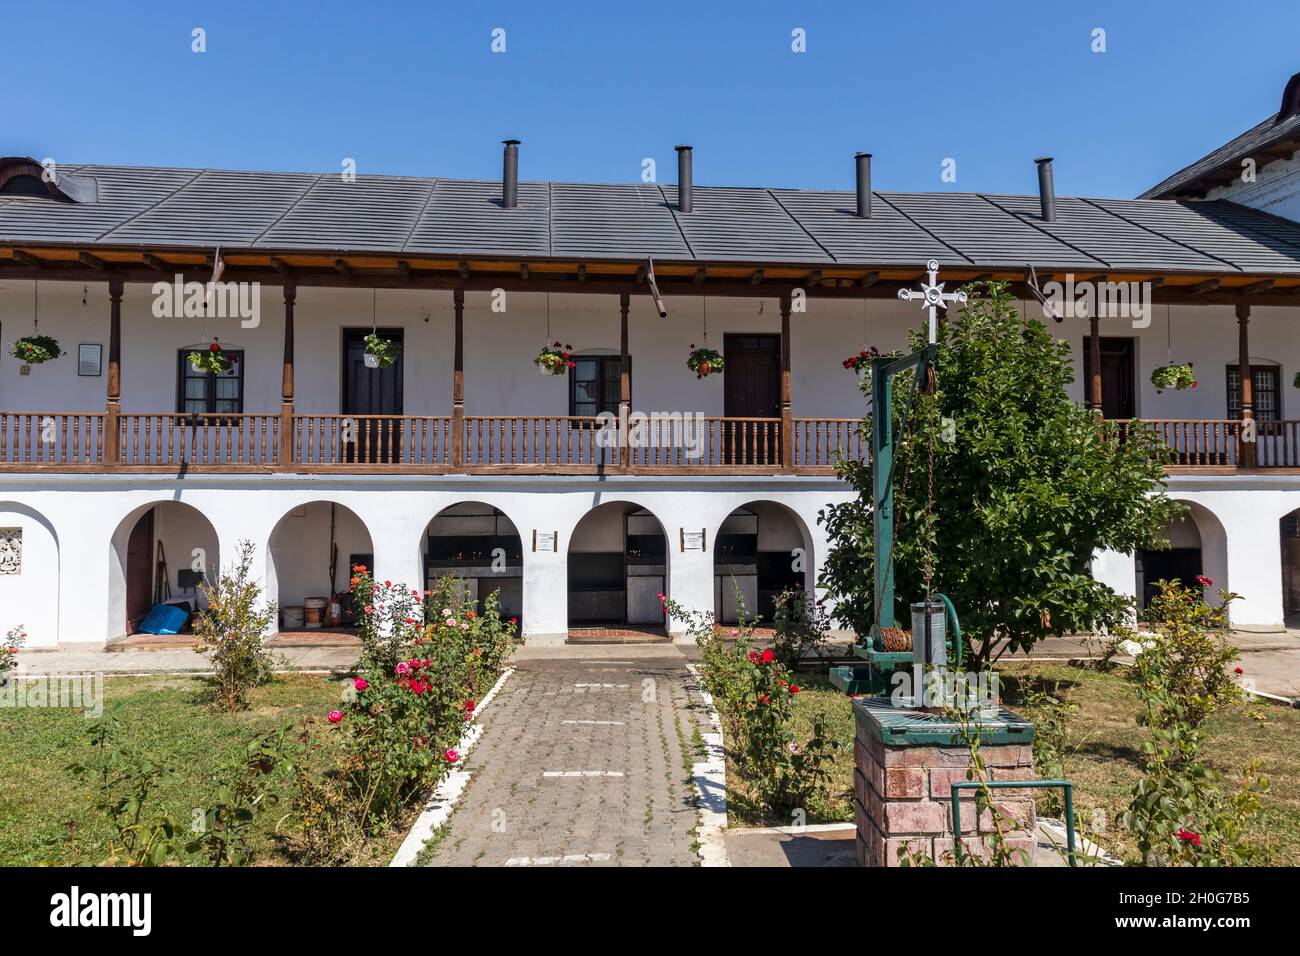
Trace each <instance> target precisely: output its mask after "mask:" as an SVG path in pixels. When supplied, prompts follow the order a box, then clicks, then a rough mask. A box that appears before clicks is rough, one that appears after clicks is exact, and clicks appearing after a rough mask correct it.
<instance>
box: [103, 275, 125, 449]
mask: <svg viewBox="0 0 1300 956" xmlns="http://www.w3.org/2000/svg"><path fill="white" fill-rule="evenodd" d="M122 290H123V284H122V280H121V279H109V280H108V393H107V401H106V405H105V408H104V466H105V467H106V468H112V467H115V466H117V465H118V464H120V463H121V461H122V431H121V426H120V424H119V423H120V421H121V415H122Z"/></svg>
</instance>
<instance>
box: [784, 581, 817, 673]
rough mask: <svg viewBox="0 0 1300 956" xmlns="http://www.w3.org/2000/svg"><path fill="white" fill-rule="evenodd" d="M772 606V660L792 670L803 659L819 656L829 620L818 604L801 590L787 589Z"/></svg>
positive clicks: (803, 589) (805, 591) (806, 592)
mask: <svg viewBox="0 0 1300 956" xmlns="http://www.w3.org/2000/svg"><path fill="white" fill-rule="evenodd" d="M773 603H774V605H775V608H774V611H773V615H772V625H773V632H774V633H773V637H772V650H774V651H775V652H776V659H777V660H779V661H780V662H781V663H782V664H783V665H784V666H786V667H788V668H790V669H791V670H794V669H795V668H796V667H798V666H799V662H800V661H801V660H803V658H804V656H805V655H807V654H814V655H817V656H820V655H821V649H822V646H823V645H824V644H825V643H826V635H827V633H828V632H829V631H830V617H829V615H827V613H826V611H825V610H824V609H823V608H822V605H821V602H820V601H817V600H815V599H814V598H813V596H812V595H811V594H809V593H808V591H807V589H805V588H787V589H786V590H784V591H782V592H781V593H780V594H778V595H777V596H776V599H775V601H774V602H773Z"/></svg>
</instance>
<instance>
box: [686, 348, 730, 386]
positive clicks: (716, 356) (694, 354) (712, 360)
mask: <svg viewBox="0 0 1300 956" xmlns="http://www.w3.org/2000/svg"><path fill="white" fill-rule="evenodd" d="M726 364H727V363H726V362H725V361H723V358H722V353H721V352H719V351H718V350H717V349H711V348H700V349H697V348H696V347H695V345H694V343H692V344H691V354H690V356H689V357H687V359H686V367H687V368H688V369H690V370H691V371H692V372H694V373H695V377H696V378H704V376H706V375H713V374H715V373H717V374H721V373H722V370H723V367H724V366H725V365H726Z"/></svg>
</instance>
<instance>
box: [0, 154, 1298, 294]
mask: <svg viewBox="0 0 1300 956" xmlns="http://www.w3.org/2000/svg"><path fill="white" fill-rule="evenodd" d="M64 172H66V173H74V174H76V175H78V176H81V177H90V178H92V179H93V180H94V184H95V186H96V189H97V194H98V199H97V201H95V202H91V203H68V202H59V201H56V200H53V199H46V198H43V197H29V196H17V195H0V245H8V246H24V245H30V246H37V245H41V244H76V245H81V246H92V247H93V246H103V247H116V248H142V247H143V248H154V249H166V248H167V247H169V246H171V247H176V248H198V249H211V248H213V247H215V246H217V245H221V246H223V247H225V248H226V249H227V250H233V249H253V250H268V251H283V252H292V251H313V250H320V251H322V252H333V253H337V254H347V253H350V252H356V253H388V254H393V255H408V256H420V255H426V256H427V255H438V256H448V257H457V258H472V257H506V258H530V257H531V258H546V257H550V258H561V259H566V260H575V259H581V260H588V261H598V260H617V261H629V260H638V259H643V258H645V257H646V256H653V257H654V258H655V259H656V260H657V261H663V262H685V263H693V262H701V263H703V262H726V261H735V262H746V263H758V264H761V263H773V264H782V263H795V264H806V265H808V266H809V267H810V268H817V267H819V266H835V265H841V266H843V265H848V266H864V267H877V266H879V267H888V266H902V267H909V268H912V267H915V266H916V265H917V264H918V263H920V262H924V261H925V259H927V258H930V257H931V256H933V257H935V258H937V259H939V261H940V262H941V263H942V264H943V265H945V266H949V267H961V266H966V267H969V268H980V269H988V270H992V269H1002V270H1007V269H1013V270H1017V271H1018V270H1020V269H1022V268H1023V267H1024V266H1025V265H1026V264H1032V265H1034V266H1035V267H1036V268H1038V269H1040V270H1055V271H1063V270H1095V271H1098V272H1102V271H1120V270H1124V271H1133V272H1140V271H1152V272H1158V273H1172V272H1191V273H1205V272H1211V273H1241V274H1300V225H1297V224H1295V223H1291V222H1289V221H1287V220H1283V219H1278V218H1277V217H1274V216H1271V215H1269V214H1267V213H1262V212H1258V211H1255V210H1251V209H1246V208H1244V207H1241V206H1237V205H1234V204H1232V203H1229V202H1224V201H1216V202H1174V201H1167V200H1110V199H1081V198H1073V197H1060V198H1058V199H1057V218H1056V220H1055V221H1054V222H1050V223H1049V222H1044V221H1043V220H1042V218H1041V216H1040V214H1039V205H1038V198H1037V197H1036V196H1000V195H984V194H979V193H874V194H873V202H872V216H871V218H870V219H859V218H858V217H857V215H856V214H855V209H856V204H855V199H854V194H853V193H852V192H848V191H844V192H840V191H830V190H797V189H761V188H735V187H710V186H697V187H695V198H694V209H693V211H692V212H690V213H689V214H684V215H683V214H680V213H679V212H678V211H677V208H676V203H677V188H676V187H675V186H660V185H656V184H631V185H591V184H576V183H539V182H524V183H521V184H520V187H519V205H518V207H517V208H515V209H503V208H502V207H501V186H500V183H499V182H496V181H473V180H453V179H433V178H419V177H404V176H372V175H359V176H358V178H357V179H356V181H355V182H344V181H343V180H342V179H341V177H340V176H339V175H338V174H328V175H316V174H307V173H267V172H232V171H224V170H200V169H150V168H136V167H118V166H68V167H64Z"/></svg>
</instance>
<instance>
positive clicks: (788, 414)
mask: <svg viewBox="0 0 1300 956" xmlns="http://www.w3.org/2000/svg"><path fill="white" fill-rule="evenodd" d="M792 397H793V392H792V390H791V384H790V293H789V292H782V293H781V470H782V471H794V411H793V402H792Z"/></svg>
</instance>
